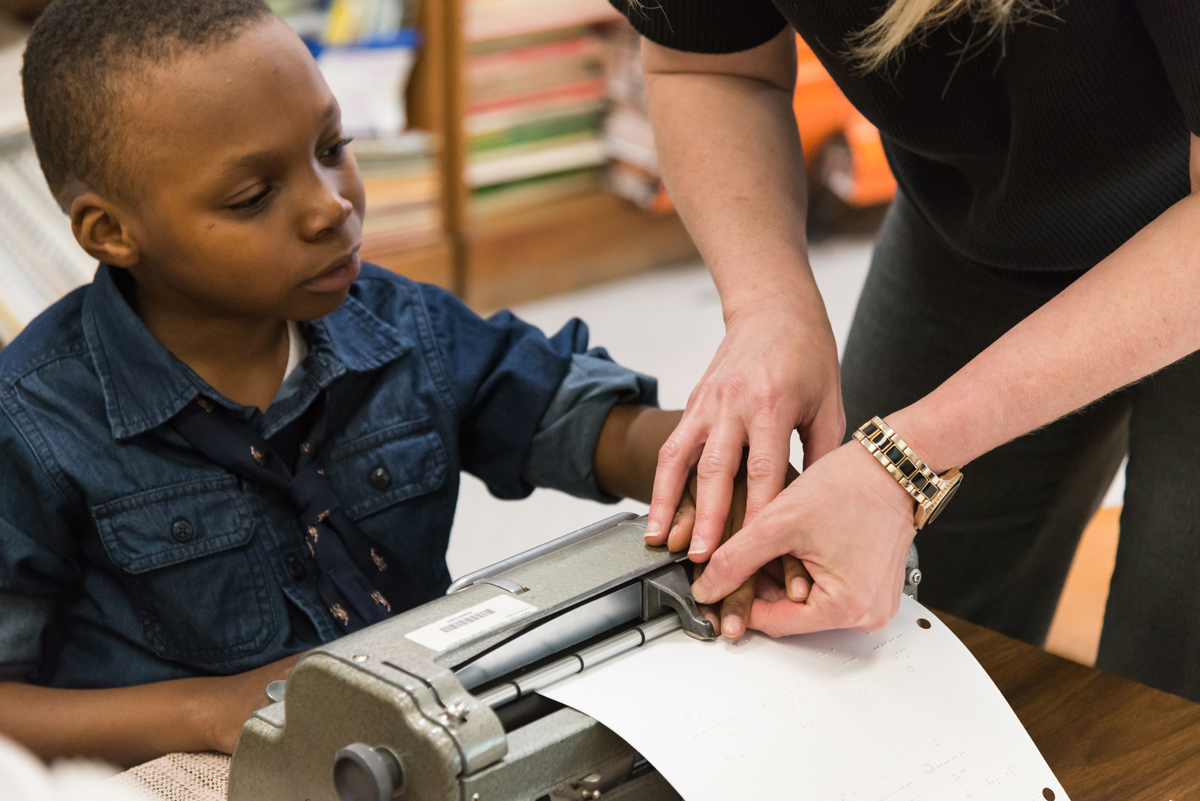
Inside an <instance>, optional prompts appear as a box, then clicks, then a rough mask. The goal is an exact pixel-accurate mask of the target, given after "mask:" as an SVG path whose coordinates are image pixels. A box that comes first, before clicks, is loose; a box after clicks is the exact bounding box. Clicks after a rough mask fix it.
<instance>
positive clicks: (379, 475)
mask: <svg viewBox="0 0 1200 801" xmlns="http://www.w3.org/2000/svg"><path fill="white" fill-rule="evenodd" d="M369 480H370V482H371V486H372V487H374V488H375V489H377V490H385V489H387V488H388V487H390V486H391V485H392V474H391V473H389V472H388V471H387V468H386V467H376V468H375V469H374V470H372V471H371V476H370V479H369Z"/></svg>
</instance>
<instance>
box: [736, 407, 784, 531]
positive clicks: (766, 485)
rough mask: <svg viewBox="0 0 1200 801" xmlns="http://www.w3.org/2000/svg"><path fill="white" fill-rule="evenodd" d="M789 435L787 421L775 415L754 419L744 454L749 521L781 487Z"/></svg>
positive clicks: (747, 516) (748, 521) (747, 518)
mask: <svg viewBox="0 0 1200 801" xmlns="http://www.w3.org/2000/svg"><path fill="white" fill-rule="evenodd" d="M760 420H761V421H762V422H759V421H760ZM791 437H792V426H791V424H790V423H788V422H787V421H786V420H784V419H783V418H782V417H780V416H779V415H777V414H776V415H772V416H771V417H769V418H767V419H763V418H756V419H755V422H754V424H753V425H752V427H751V429H750V453H749V455H748V456H747V457H746V521H745V522H746V523H750V522H751V521H753V520H754V518H755V517H757V516H758V513H759V512H761V511H762V510H763V507H764V506H766V505H767V504H768V503H770V502H771V501H773V500H775V496H776V495H778V494H779V493H780V491H781V490H782V489H783V486H784V477H785V475H786V474H787V472H788V467H789V466H790V465H789V464H788V455H789V453H790V440H791Z"/></svg>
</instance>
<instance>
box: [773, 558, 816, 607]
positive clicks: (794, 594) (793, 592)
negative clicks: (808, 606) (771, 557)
mask: <svg viewBox="0 0 1200 801" xmlns="http://www.w3.org/2000/svg"><path fill="white" fill-rule="evenodd" d="M780 558H781V560H782V561H783V586H784V587H786V588H787V595H788V598H791V599H792V600H793V601H799V602H801V603H803V602H804V601H807V600H808V594H809V592H810V591H811V590H812V576H811V575H809V572H808V568H807V567H805V566H804V563H803V562H801V561H800V560H799V559H797V558H796V557H794V556H792V555H791V554H790V553H785V554H784V555H783V556H782V557H780Z"/></svg>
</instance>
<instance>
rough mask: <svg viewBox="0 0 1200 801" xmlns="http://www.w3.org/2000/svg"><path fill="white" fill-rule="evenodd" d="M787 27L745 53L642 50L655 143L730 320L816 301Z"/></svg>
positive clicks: (651, 46) (792, 55) (650, 47)
mask: <svg viewBox="0 0 1200 801" xmlns="http://www.w3.org/2000/svg"><path fill="white" fill-rule="evenodd" d="M793 36H794V34H792V33H791V32H790V30H785V31H784V32H783V33H781V34H780V35H779V36H778V37H776V39H774V40H772V41H771V42H768V43H766V44H764V45H761V46H760V47H758V48H754V49H752V50H750V51H746V52H744V53H734V54H729V55H721V56H708V55H699V54H692V53H680V52H678V51H674V50H669V49H666V48H662V47H659V46H657V45H654V44H653V43H650V42H644V43H643V63H644V65H645V68H646V87H647V93H648V96H649V101H650V114H651V119H652V122H653V125H654V136H655V143H656V146H657V149H658V152H659V158H660V161H661V163H662V168H663V173H664V177H665V180H666V184H667V187H668V189H669V191H670V193H671V198H672V200H673V201H674V203H675V205H676V207H677V208H678V209H679V213H680V215H681V216H682V218H683V220H684V223H685V224H686V225H687V228H688V231H689V233H690V234H691V235H692V238H693V240H694V241H695V242H696V245H697V247H698V248H699V249H700V252H701V254H702V255H703V256H704V259H705V262H706V263H707V264H708V266H709V269H710V270H711V271H712V275H713V279H714V281H715V282H716V285H717V289H718V291H719V292H720V294H721V299H722V303H723V307H724V310H725V314H726V317H727V319H728V318H729V317H731V316H736V315H737V314H740V313H743V312H744V311H749V310H751V309H754V308H757V307H760V306H761V305H762V304H764V303H773V302H779V301H783V302H792V303H795V302H798V301H799V299H801V298H803V299H806V300H811V299H814V298H815V299H817V300H818V301H819V294H818V293H817V291H816V285H815V283H814V282H813V279H812V273H811V270H810V269H809V266H808V257H807V244H806V241H805V233H804V220H805V206H806V199H805V192H806V187H805V172H804V154H803V151H802V150H801V147H800V137H799V133H798V131H797V127H796V121H795V117H794V116H793V112H792V91H793V90H792V87H793V85H794V81H795V74H796V73H795V50H794V43H793V39H792V37H793Z"/></svg>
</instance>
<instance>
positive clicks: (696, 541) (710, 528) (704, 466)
mask: <svg viewBox="0 0 1200 801" xmlns="http://www.w3.org/2000/svg"><path fill="white" fill-rule="evenodd" d="M741 464H742V435H741V433H740V432H738V431H737V430H736V429H734V428H732V427H730V426H726V427H724V428H722V429H720V430H717V431H713V432H710V434H709V438H708V442H706V443H704V452H703V453H702V454H701V455H700V461H699V462H697V463H696V476H697V479H698V483H697V489H696V525H695V527H694V528H693V529H692V545H691V547H690V548H689V549H688V557H689V558H690V559H691V560H692V561H693V562H703V561H704V560H705V559H707V558H708V556H709V554H710V553H712V551H713V549H714V548H716V547H717V544H718V543H719V542H720V539H721V534H722V532H723V531H724V528H725V521H726V520H727V519H728V517H729V503H730V500H731V499H732V498H733V478H734V476H735V475H737V472H738V470H739V469H740V468H741ZM739 583H740V582H739Z"/></svg>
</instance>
